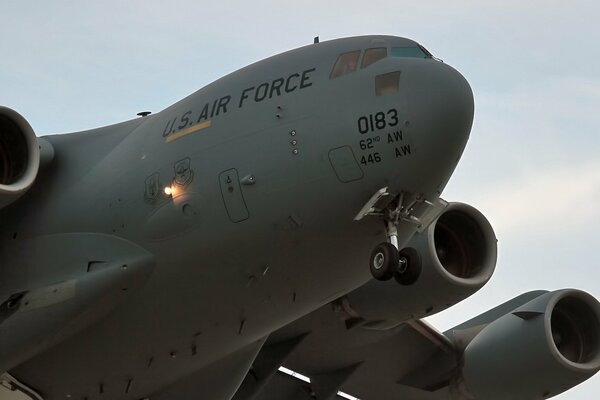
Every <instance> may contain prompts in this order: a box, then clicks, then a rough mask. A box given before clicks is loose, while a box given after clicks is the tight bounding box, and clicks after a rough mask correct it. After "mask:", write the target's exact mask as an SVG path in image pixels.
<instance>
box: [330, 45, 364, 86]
mask: <svg viewBox="0 0 600 400" xmlns="http://www.w3.org/2000/svg"><path fill="white" fill-rule="evenodd" d="M358 57H360V50H356V51H350V52H348V53H343V54H341V55H340V56H339V57H338V59H337V61H336V62H335V65H334V66H333V69H332V70H331V76H330V77H329V78H330V79H333V78H337V77H338V76H342V75H346V74H349V73H351V72H354V71H356V66H357V65H358Z"/></svg>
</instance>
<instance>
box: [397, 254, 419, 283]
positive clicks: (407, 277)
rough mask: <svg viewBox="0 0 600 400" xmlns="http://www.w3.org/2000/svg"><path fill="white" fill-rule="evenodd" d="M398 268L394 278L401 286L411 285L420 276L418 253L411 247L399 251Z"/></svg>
mask: <svg viewBox="0 0 600 400" xmlns="http://www.w3.org/2000/svg"><path fill="white" fill-rule="evenodd" d="M398 257H399V263H398V268H397V269H396V271H395V273H394V278H396V281H397V282H398V283H399V284H401V285H405V286H408V285H412V284H413V283H415V282H416V281H417V279H419V276H420V275H421V257H420V256H419V252H418V251H417V250H415V249H413V248H411V247H407V248H404V249H402V250H400V252H399V254H398Z"/></svg>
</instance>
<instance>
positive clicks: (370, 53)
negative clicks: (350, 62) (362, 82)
mask: <svg viewBox="0 0 600 400" xmlns="http://www.w3.org/2000/svg"><path fill="white" fill-rule="evenodd" d="M386 57H387V48H386V47H375V48H372V49H367V50H366V51H365V55H364V56H363V59H362V65H361V66H360V67H361V68H365V67H368V66H369V65H371V64H373V63H375V62H377V61H379V60H381V59H384V58H386Z"/></svg>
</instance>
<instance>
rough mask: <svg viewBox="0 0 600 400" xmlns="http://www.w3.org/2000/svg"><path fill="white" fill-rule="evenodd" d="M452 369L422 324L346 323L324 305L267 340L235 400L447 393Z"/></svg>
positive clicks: (429, 397)
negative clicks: (382, 326)
mask: <svg viewBox="0 0 600 400" xmlns="http://www.w3.org/2000/svg"><path fill="white" fill-rule="evenodd" d="M282 359H283V363H282V365H283V366H284V367H285V368H284V369H282V370H279V369H278V368H279V365H278V364H279V363H278V362H277V361H281V360H282ZM455 368H456V358H455V356H454V351H453V346H452V344H451V343H450V342H449V340H448V338H446V337H445V336H444V335H442V334H441V333H439V332H437V331H436V330H435V329H434V328H432V327H431V326H429V325H428V324H427V323H426V322H423V321H420V320H416V321H411V322H409V323H403V324H400V325H398V326H396V327H393V328H387V329H384V330H378V329H369V328H367V327H364V326H363V327H361V326H355V327H351V328H349V329H348V328H347V327H346V324H345V323H344V321H343V320H341V319H340V318H339V316H338V315H336V312H335V311H334V310H333V307H331V306H326V307H323V308H321V309H320V310H318V311H316V312H314V313H313V314H311V315H309V316H308V317H305V318H304V319H302V320H300V321H297V322H295V323H293V324H292V325H290V326H288V327H286V328H284V329H282V330H281V331H278V332H276V333H275V334H273V335H272V336H271V337H270V338H269V340H268V342H267V343H266V344H265V346H264V347H263V350H262V351H261V354H259V357H258V358H257V360H256V361H255V363H254V368H253V370H252V372H251V373H250V374H249V375H248V376H247V377H246V379H245V380H244V383H243V384H242V386H241V388H240V390H239V391H238V393H237V395H236V396H235V397H234V399H236V400H250V399H253V400H275V399H290V400H292V399H293V400H304V399H307V400H308V399H314V398H317V399H334V398H336V399H342V398H344V397H343V396H344V394H347V395H349V396H347V397H346V398H359V399H393V398H397V399H415V400H435V399H447V398H448V394H447V382H448V380H449V378H450V374H451V373H452V371H454V369H455ZM292 371H293V372H296V373H297V374H294V375H295V376H293V375H292V373H293V372H292ZM298 374H299V375H298ZM406 378H409V379H408V380H407V379H406ZM308 379H310V382H307V380H308ZM411 385H412V386H411ZM338 392H342V393H340V394H338ZM336 395H337V396H336Z"/></svg>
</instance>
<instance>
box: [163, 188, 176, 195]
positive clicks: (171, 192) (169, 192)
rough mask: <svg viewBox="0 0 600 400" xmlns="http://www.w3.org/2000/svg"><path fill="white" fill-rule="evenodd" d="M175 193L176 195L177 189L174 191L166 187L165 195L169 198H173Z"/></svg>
mask: <svg viewBox="0 0 600 400" xmlns="http://www.w3.org/2000/svg"><path fill="white" fill-rule="evenodd" d="M174 193H175V189H173V187H172V186H165V194H166V195H167V196H173V194H174Z"/></svg>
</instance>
